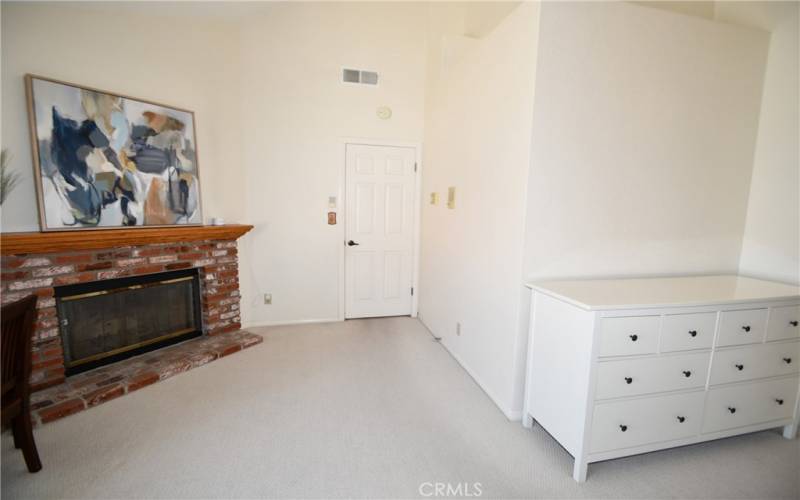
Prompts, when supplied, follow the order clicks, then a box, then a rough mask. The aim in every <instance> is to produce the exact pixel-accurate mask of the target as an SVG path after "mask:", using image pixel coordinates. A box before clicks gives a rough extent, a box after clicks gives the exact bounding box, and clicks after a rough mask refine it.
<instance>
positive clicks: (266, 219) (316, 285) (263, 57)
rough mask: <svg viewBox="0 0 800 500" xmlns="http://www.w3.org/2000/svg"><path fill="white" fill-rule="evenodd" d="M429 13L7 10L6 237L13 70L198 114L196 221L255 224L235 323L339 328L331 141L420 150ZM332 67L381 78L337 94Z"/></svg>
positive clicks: (30, 226) (322, 7)
mask: <svg viewBox="0 0 800 500" xmlns="http://www.w3.org/2000/svg"><path fill="white" fill-rule="evenodd" d="M426 19H427V5H424V4H398V3H394V4H392V3H247V4H243V3H236V4H224V3H219V2H215V3H196V2H186V3H147V4H130V3H88V4H80V3H62V4H45V3H37V4H30V3H28V4H16V3H8V2H3V3H2V103H3V109H2V121H3V123H4V125H5V126H4V127H3V130H2V143H3V147H8V148H10V150H11V151H12V152H13V154H14V157H15V161H14V164H13V166H14V169H15V170H17V171H19V172H21V173H22V174H23V175H24V182H23V183H22V184H21V185H20V186H19V187H18V188H17V190H16V191H14V192H13V193H12V195H11V197H10V198H9V199H8V201H7V202H6V203H5V204H4V206H3V213H2V230H3V231H32V230H37V229H38V219H37V215H36V198H35V192H34V188H33V176H32V168H31V156H30V142H29V137H28V128H27V113H26V109H25V90H24V84H23V75H24V74H25V73H37V74H41V75H43V76H49V77H53V78H57V79H62V80H66V81H71V82H75V83H80V84H85V85H88V86H93V87H98V88H102V89H108V90H111V91H115V92H120V93H123V94H127V95H131V96H135V97H141V98H145V99H152V100H155V101H158V102H164V103H168V104H174V105H176V106H180V107H185V108H188V109H192V110H194V111H195V112H196V119H197V134H198V143H199V144H198V150H199V160H200V161H199V164H200V174H201V186H202V201H203V208H204V213H205V216H206V219H208V218H210V217H211V216H222V217H224V218H225V219H226V220H227V221H228V222H246V223H251V224H255V226H256V227H255V229H254V230H253V231H252V232H251V233H250V234H248V235H246V236H245V237H244V238H243V239H242V240H240V279H241V290H242V321H243V324H245V325H253V324H267V323H281V322H290V321H298V320H301V321H302V320H323V319H326V320H331V319H337V317H338V303H339V272H340V269H339V255H340V254H339V252H340V251H341V249H342V240H343V232H342V230H343V226H342V225H341V224H339V225H337V226H328V225H327V223H326V221H327V218H326V214H327V212H328V211H329V208H328V197H329V196H338V197H339V198H340V199H341V196H342V194H343V193H342V192H341V183H342V169H343V165H344V156H343V150H342V149H341V144H340V138H342V137H362V138H374V139H389V140H401V141H413V142H420V141H421V139H422V135H423V119H424V113H423V109H424V93H425V70H426V68H425V61H426V52H425V50H426V38H427V37H426V35H427V22H426ZM344 66H353V67H356V68H362V69H372V70H376V71H378V72H379V73H380V85H379V86H378V87H377V88H369V87H365V86H353V85H342V84H341V83H340V79H341V74H340V72H341V68H342V67H344ZM382 105H388V106H391V107H392V109H393V111H394V114H393V117H392V119H391V120H387V121H383V120H379V119H378V118H377V117H376V114H375V110H376V108H377V107H378V106H382ZM340 206H343V205H341V204H340ZM264 293H272V294H273V305H272V306H266V305H264V304H263V299H262V296H263V294H264Z"/></svg>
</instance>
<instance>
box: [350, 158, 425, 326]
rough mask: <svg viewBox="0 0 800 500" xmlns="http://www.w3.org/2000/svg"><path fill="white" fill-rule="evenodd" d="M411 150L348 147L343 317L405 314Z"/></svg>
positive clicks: (407, 305) (411, 242)
mask: <svg viewBox="0 0 800 500" xmlns="http://www.w3.org/2000/svg"><path fill="white" fill-rule="evenodd" d="M415 159H416V151H415V150H414V149H413V148H401V147H394V146H368V145H362V144H348V145H347V154H346V161H347V166H346V171H345V175H346V192H345V200H346V209H345V317H346V318H369V317H377V316H403V315H407V314H411V294H412V291H411V286H412V282H413V280H412V277H413V263H412V258H413V250H414V186H415V182H414V181H415V172H414V163H415Z"/></svg>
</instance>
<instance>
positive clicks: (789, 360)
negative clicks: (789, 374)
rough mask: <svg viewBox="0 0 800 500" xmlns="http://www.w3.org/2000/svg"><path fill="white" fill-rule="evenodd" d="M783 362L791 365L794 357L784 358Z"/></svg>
mask: <svg viewBox="0 0 800 500" xmlns="http://www.w3.org/2000/svg"><path fill="white" fill-rule="evenodd" d="M783 362H784V363H786V364H787V365H791V364H792V358H783Z"/></svg>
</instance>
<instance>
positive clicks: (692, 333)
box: [689, 330, 697, 337]
mask: <svg viewBox="0 0 800 500" xmlns="http://www.w3.org/2000/svg"><path fill="white" fill-rule="evenodd" d="M689 335H691V336H692V337H697V330H689Z"/></svg>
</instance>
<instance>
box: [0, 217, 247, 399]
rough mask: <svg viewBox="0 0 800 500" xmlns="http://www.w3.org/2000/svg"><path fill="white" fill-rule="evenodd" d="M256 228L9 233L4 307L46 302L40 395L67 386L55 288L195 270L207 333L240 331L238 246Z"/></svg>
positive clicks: (37, 365)
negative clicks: (26, 300)
mask: <svg viewBox="0 0 800 500" xmlns="http://www.w3.org/2000/svg"><path fill="white" fill-rule="evenodd" d="M250 229H252V226H246V225H225V226H189V227H170V228H138V229H119V230H98V231H74V232H53V233H6V234H3V235H2V246H1V247H0V250H2V263H1V264H0V268H2V288H1V289H0V291H1V292H2V303H3V304H6V303H9V302H13V301H15V300H19V299H21V298H22V297H25V296H27V295H30V294H36V295H37V296H38V297H39V302H38V315H37V321H36V329H35V333H34V337H33V352H32V357H33V373H32V376H31V382H32V385H33V390H41V389H45V388H47V387H51V386H55V385H58V384H62V383H63V382H64V380H65V367H64V350H63V346H62V342H61V336H60V332H59V318H58V313H57V310H56V299H55V296H54V295H55V291H54V290H55V287H59V286H63V285H74V284H79V283H87V282H94V281H99V280H110V279H115V278H122V277H129V276H139V275H149V274H154V273H163V272H167V271H174V270H179V269H192V268H196V269H197V270H198V273H199V282H200V302H201V310H202V328H203V333H204V334H205V335H208V336H214V335H219V334H222V333H225V332H233V331H236V330H239V329H240V327H241V324H240V316H239V278H238V257H237V246H236V239H237V238H239V237H240V236H242V235H244V234H245V233H246V232H247V231H249V230H250Z"/></svg>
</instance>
